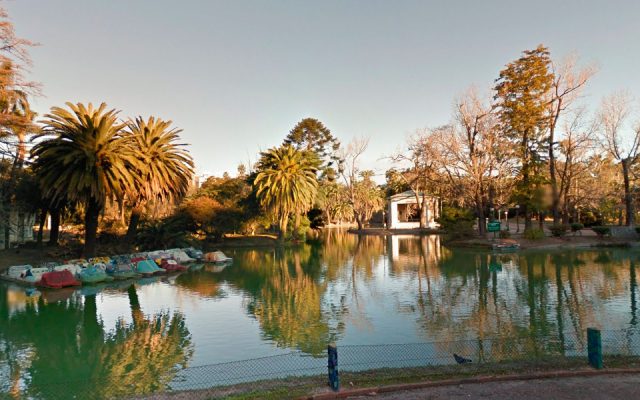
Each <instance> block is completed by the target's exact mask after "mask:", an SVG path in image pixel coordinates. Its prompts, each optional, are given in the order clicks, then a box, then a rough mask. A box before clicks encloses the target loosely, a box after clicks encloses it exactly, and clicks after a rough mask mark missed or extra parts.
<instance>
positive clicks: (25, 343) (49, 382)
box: [0, 288, 192, 399]
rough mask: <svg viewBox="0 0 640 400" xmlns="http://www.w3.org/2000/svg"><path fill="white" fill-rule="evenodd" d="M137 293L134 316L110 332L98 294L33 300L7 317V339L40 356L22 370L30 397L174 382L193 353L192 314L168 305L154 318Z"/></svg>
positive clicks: (130, 390) (138, 390) (106, 392)
mask: <svg viewBox="0 0 640 400" xmlns="http://www.w3.org/2000/svg"><path fill="white" fill-rule="evenodd" d="M0 294H1V293H0ZM129 295H130V297H129V298H130V303H131V306H132V307H131V312H132V317H133V319H134V323H133V324H125V323H124V322H123V321H120V322H118V323H117V325H116V328H115V330H114V331H112V332H108V333H106V332H105V331H104V326H103V324H102V322H101V321H100V320H99V319H98V314H97V307H96V298H95V296H87V297H85V298H84V304H83V303H82V302H81V301H80V300H81V298H80V297H72V298H71V299H69V300H68V301H65V302H56V303H48V304H47V303H45V302H44V301H43V300H42V299H41V300H40V301H39V302H38V304H31V303H27V305H26V307H25V309H24V310H23V311H21V312H18V313H16V314H15V315H13V316H12V317H11V323H9V324H0V338H4V340H6V342H7V343H9V344H10V345H11V346H15V347H17V348H21V349H22V350H21V351H22V352H25V351H26V352H28V353H30V354H32V355H33V356H32V358H31V360H30V361H29V363H28V364H27V366H26V370H24V371H23V372H20V374H21V375H22V376H21V377H20V380H21V381H22V382H24V384H25V385H26V389H25V390H26V393H25V394H22V396H26V395H27V394H28V395H29V396H32V397H36V398H43V399H46V398H50V397H51V398H63V397H71V396H74V397H75V398H86V399H93V398H102V397H117V396H120V395H125V394H126V395H135V394H145V393H150V392H152V391H154V390H157V389H160V388H164V387H166V385H167V384H168V383H169V382H170V381H171V379H173V377H174V376H175V372H176V368H177V367H178V366H181V365H185V364H186V362H187V361H188V359H189V358H190V357H191V353H192V350H191V344H190V340H189V332H188V330H187V329H186V326H185V323H184V318H183V317H182V316H181V315H180V314H177V313H176V314H173V315H170V314H169V313H167V312H165V313H160V314H157V315H154V316H152V317H150V318H146V317H145V316H144V314H143V313H142V311H141V309H140V306H139V302H138V301H137V295H136V293H135V288H134V290H132V291H130V292H129ZM43 327H46V329H47V332H46V334H43V332H42V328H43Z"/></svg>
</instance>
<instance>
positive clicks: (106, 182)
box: [31, 103, 138, 256]
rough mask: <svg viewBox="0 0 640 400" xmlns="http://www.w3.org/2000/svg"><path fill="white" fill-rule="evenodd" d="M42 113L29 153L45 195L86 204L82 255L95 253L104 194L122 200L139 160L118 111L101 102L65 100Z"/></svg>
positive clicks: (104, 199)
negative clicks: (41, 123) (38, 133)
mask: <svg viewBox="0 0 640 400" xmlns="http://www.w3.org/2000/svg"><path fill="white" fill-rule="evenodd" d="M67 107H68V108H69V110H66V109H63V108H60V107H53V108H52V109H51V112H50V113H49V114H47V115H45V121H44V124H45V125H44V128H43V133H42V135H43V136H50V135H52V136H51V137H49V138H48V139H46V140H43V141H41V142H39V143H37V144H36V145H35V146H34V147H33V149H32V151H31V155H32V157H34V158H35V162H34V166H35V171H36V175H37V176H38V178H39V181H40V186H41V188H42V191H43V195H44V197H45V198H47V199H50V200H51V201H52V202H56V201H60V200H64V199H66V200H68V201H72V202H73V201H78V202H80V203H82V204H84V206H85V247H84V253H85V255H86V256H92V255H94V253H95V245H96V234H97V230H98V216H99V214H100V212H101V211H102V210H103V208H104V205H105V202H106V200H107V199H108V198H116V199H121V198H122V197H123V196H124V194H125V192H127V191H128V190H130V188H131V187H132V186H133V185H134V174H133V172H132V170H131V168H130V166H137V165H138V159H137V158H136V157H135V155H134V152H133V150H132V149H131V147H130V146H129V144H128V141H127V140H126V139H125V138H123V136H122V134H121V130H122V128H123V127H124V124H122V123H119V122H118V121H117V116H118V112H117V111H115V110H113V109H111V110H107V105H106V104H104V103H102V104H101V105H100V107H97V108H94V107H93V105H92V104H91V103H89V105H88V106H85V105H84V104H82V103H78V104H72V103H67Z"/></svg>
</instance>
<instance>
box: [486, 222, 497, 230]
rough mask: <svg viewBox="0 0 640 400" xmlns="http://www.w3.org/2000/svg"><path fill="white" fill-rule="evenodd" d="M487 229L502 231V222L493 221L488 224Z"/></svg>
mask: <svg viewBox="0 0 640 400" xmlns="http://www.w3.org/2000/svg"><path fill="white" fill-rule="evenodd" d="M487 231H488V232H500V222H498V221H491V222H489V223H488V224H487Z"/></svg>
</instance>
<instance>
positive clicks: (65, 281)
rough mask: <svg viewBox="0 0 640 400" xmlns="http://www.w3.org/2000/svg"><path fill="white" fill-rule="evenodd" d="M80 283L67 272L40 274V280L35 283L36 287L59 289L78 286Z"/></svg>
mask: <svg viewBox="0 0 640 400" xmlns="http://www.w3.org/2000/svg"><path fill="white" fill-rule="evenodd" d="M81 284H82V283H80V281H78V280H77V279H76V278H74V277H73V274H72V273H71V272H69V271H68V270H66V269H65V270H62V271H51V272H45V273H44V274H42V278H40V280H39V281H38V282H36V285H37V286H40V287H45V288H52V289H60V288H63V287H68V286H80V285H81Z"/></svg>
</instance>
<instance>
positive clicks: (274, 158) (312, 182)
mask: <svg viewBox="0 0 640 400" xmlns="http://www.w3.org/2000/svg"><path fill="white" fill-rule="evenodd" d="M318 167H319V161H318V158H317V156H316V155H315V154H314V153H312V152H308V151H301V150H297V149H295V148H294V147H293V146H291V145H284V146H281V147H277V148H272V149H269V150H267V151H266V152H263V153H262V154H261V158H260V161H259V162H258V166H257V170H258V171H259V172H258V174H257V175H256V178H255V180H254V183H253V184H254V186H255V187H256V189H257V191H256V196H257V197H258V200H259V201H260V204H261V205H262V207H264V208H265V210H267V211H268V212H269V213H271V214H272V215H273V216H274V217H275V218H276V219H277V220H278V224H279V227H280V239H281V240H284V237H285V234H286V233H287V223H288V221H289V216H290V215H295V216H298V215H300V214H301V213H302V212H305V211H308V210H309V208H310V207H311V206H312V204H313V200H314V198H315V195H316V192H317V190H318V179H317V177H316V172H317V170H318Z"/></svg>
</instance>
